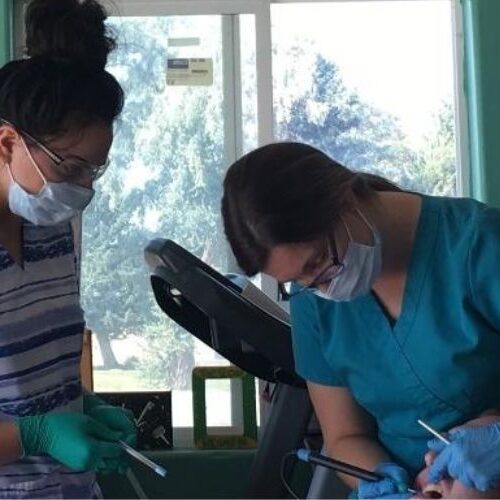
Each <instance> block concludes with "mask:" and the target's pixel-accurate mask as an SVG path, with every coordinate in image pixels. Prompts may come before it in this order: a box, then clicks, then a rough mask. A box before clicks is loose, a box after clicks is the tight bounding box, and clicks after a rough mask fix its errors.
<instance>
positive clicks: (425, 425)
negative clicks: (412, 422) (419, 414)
mask: <svg viewBox="0 0 500 500" xmlns="http://www.w3.org/2000/svg"><path fill="white" fill-rule="evenodd" d="M417 422H418V423H419V424H420V425H421V426H422V427H423V428H424V429H427V430H428V431H429V432H430V433H431V434H434V436H436V437H437V438H438V439H440V440H441V441H442V442H443V443H444V444H450V440H449V439H446V438H445V437H444V436H443V435H442V434H441V433H439V432H438V431H436V430H435V429H433V428H432V427H431V426H430V425H429V424H426V423H425V422H424V421H423V420H420V419H418V420H417Z"/></svg>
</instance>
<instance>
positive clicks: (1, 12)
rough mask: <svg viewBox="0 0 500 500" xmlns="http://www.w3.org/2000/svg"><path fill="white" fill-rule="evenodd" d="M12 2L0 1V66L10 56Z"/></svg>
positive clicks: (7, 0)
mask: <svg viewBox="0 0 500 500" xmlns="http://www.w3.org/2000/svg"><path fill="white" fill-rule="evenodd" d="M12 45H13V40H12V0H0V66H3V65H4V64H5V63H6V62H7V61H8V60H9V59H10V58H11V55H12Z"/></svg>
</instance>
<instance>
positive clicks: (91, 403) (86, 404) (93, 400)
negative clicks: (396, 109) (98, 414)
mask: <svg viewBox="0 0 500 500" xmlns="http://www.w3.org/2000/svg"><path fill="white" fill-rule="evenodd" d="M106 404H108V403H106V401H104V399H101V398H100V397H99V396H98V395H97V394H95V393H94V392H88V391H87V390H86V389H84V392H83V413H85V415H88V414H89V412H90V411H92V409H93V408H95V407H96V406H101V405H106Z"/></svg>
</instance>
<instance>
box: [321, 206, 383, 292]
mask: <svg viewBox="0 0 500 500" xmlns="http://www.w3.org/2000/svg"><path fill="white" fill-rule="evenodd" d="M358 213H359V215H360V217H361V218H362V219H363V220H364V221H365V223H366V225H367V226H368V227H369V228H370V230H371V232H372V235H373V242H374V244H373V246H370V245H363V244H362V243H356V242H355V241H353V238H352V235H351V232H350V231H349V228H348V227H347V225H345V223H344V225H345V227H346V230H347V235H348V236H349V243H348V246H347V251H346V253H345V255H344V258H343V261H342V264H343V269H342V272H341V273H340V274H339V275H338V276H336V277H335V278H333V279H332V280H331V281H330V283H329V284H328V288H327V289H326V291H321V290H315V291H314V293H315V294H316V295H318V296H319V297H322V298H324V299H328V300H334V301H336V302H346V301H350V300H353V299H356V298H358V297H361V296H363V295H366V294H368V293H369V292H370V290H371V288H372V286H373V283H374V282H375V280H376V279H377V278H378V276H379V275H380V271H381V270H382V241H381V238H380V234H379V232H378V231H377V229H376V228H375V227H373V226H372V225H371V224H370V223H369V222H368V220H367V219H366V217H365V216H364V215H363V214H362V213H361V212H359V211H358Z"/></svg>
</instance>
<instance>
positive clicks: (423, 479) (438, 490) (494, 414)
mask: <svg viewBox="0 0 500 500" xmlns="http://www.w3.org/2000/svg"><path fill="white" fill-rule="evenodd" d="M498 421H500V411H498V410H489V411H487V412H484V413H482V414H481V415H480V416H479V417H478V418H475V419H473V420H469V421H468V422H467V423H465V424H463V425H461V426H458V427H455V428H454V429H459V428H460V427H479V426H481V425H488V424H492V423H494V422H498ZM434 456H435V454H434V452H429V453H427V454H426V455H425V465H426V467H425V468H424V469H422V470H421V471H420V473H419V474H418V476H417V478H416V479H415V485H414V488H415V489H416V490H417V491H419V492H421V493H419V494H418V495H415V496H413V497H412V498H500V487H499V488H495V489H492V490H489V491H479V490H474V489H470V488H466V487H465V486H464V485H463V484H462V483H460V482H459V481H456V480H454V479H451V478H446V479H442V480H441V481H439V483H437V484H432V483H430V482H429V480H428V478H427V475H428V471H429V468H430V466H431V464H432V461H433V460H434Z"/></svg>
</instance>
